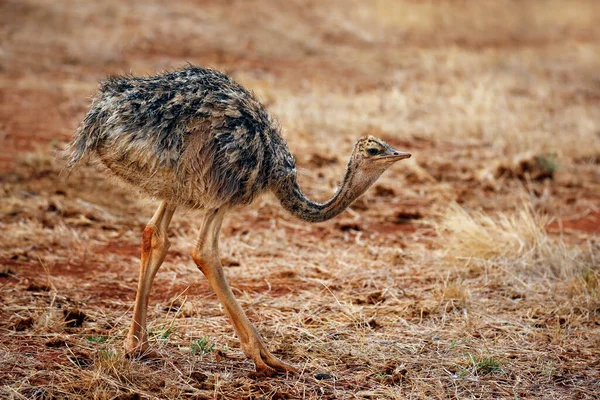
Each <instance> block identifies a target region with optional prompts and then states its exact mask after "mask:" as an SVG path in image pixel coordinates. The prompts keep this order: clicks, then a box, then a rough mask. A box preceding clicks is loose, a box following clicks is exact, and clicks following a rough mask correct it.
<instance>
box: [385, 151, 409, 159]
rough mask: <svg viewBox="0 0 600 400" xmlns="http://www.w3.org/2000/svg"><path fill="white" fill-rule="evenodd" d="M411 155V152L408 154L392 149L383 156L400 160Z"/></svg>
mask: <svg viewBox="0 0 600 400" xmlns="http://www.w3.org/2000/svg"><path fill="white" fill-rule="evenodd" d="M411 155H412V154H410V153H405V152H402V151H397V150H392V152H391V153H390V154H389V155H387V156H386V157H385V158H387V159H388V160H390V161H400V160H404V159H405V158H410V156H411Z"/></svg>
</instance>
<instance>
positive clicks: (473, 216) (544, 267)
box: [436, 204, 597, 279]
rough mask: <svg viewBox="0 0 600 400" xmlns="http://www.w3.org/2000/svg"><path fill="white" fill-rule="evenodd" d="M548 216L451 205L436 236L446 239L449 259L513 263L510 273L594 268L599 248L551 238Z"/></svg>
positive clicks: (562, 274) (568, 273)
mask: <svg viewBox="0 0 600 400" xmlns="http://www.w3.org/2000/svg"><path fill="white" fill-rule="evenodd" d="M549 222H550V221H549V216H548V215H543V214H539V213H537V212H535V211H534V210H533V208H532V206H531V205H527V204H524V205H523V206H522V207H521V210H520V211H518V212H517V213H516V214H513V215H508V214H496V215H488V214H485V213H482V212H472V213H468V212H467V211H466V210H464V209H463V208H462V207H460V206H458V205H456V204H453V205H451V206H450V207H449V209H448V211H447V212H446V214H445V215H444V216H443V217H442V218H441V219H440V220H439V221H437V222H436V228H437V231H438V234H439V235H440V236H441V237H445V238H447V241H446V245H445V249H444V250H445V251H446V252H447V254H448V255H449V256H451V257H458V258H463V259H465V258H468V259H473V260H474V262H479V263H487V264H490V263H491V264H503V265H510V267H511V269H512V272H515V273H528V274H537V275H542V276H546V277H550V278H559V279H567V278H572V277H574V276H576V275H580V274H582V273H583V271H589V270H590V269H593V268H594V267H595V264H596V259H597V254H595V253H597V251H596V249H593V248H592V247H590V248H587V249H580V248H578V247H573V246H568V245H567V244H566V243H565V242H564V240H562V239H561V238H557V237H551V236H550V235H549V234H548V232H547V230H546V228H547V226H548V224H549Z"/></svg>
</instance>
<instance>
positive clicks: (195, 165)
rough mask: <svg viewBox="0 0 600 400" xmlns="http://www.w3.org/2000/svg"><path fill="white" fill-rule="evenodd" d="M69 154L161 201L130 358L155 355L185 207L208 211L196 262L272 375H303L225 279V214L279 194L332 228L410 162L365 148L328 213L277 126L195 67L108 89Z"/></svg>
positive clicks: (148, 237) (249, 99)
mask: <svg viewBox="0 0 600 400" xmlns="http://www.w3.org/2000/svg"><path fill="white" fill-rule="evenodd" d="M70 150H71V156H70V159H69V165H70V166H71V167H73V166H74V165H75V164H77V163H78V162H79V161H80V160H81V159H83V158H84V157H85V156H88V155H89V156H93V157H95V158H97V159H99V160H100V162H101V163H102V164H103V165H104V166H105V167H106V168H107V169H108V170H109V171H111V172H112V173H113V174H114V175H116V176H118V177H119V178H121V179H122V180H124V181H126V182H128V183H129V184H131V185H132V186H134V187H137V188H139V189H140V190H141V191H142V192H144V193H145V194H147V195H150V196H152V197H155V198H157V199H160V200H162V201H161V204H160V206H159V207H158V210H157V211H156V213H155V214H154V216H153V217H152V219H151V220H150V222H148V225H147V226H146V228H145V229H144V232H143V234H142V255H141V260H140V280H139V282H138V291H137V294H136V301H135V306H134V309H133V319H132V324H131V328H130V330H129V334H128V335H127V340H126V342H125V348H126V351H127V353H128V354H129V355H136V356H137V355H142V356H143V355H148V354H147V349H148V335H147V330H146V309H147V307H148V296H149V292H150V287H151V285H152V281H153V279H154V276H155V274H156V272H157V271H158V269H159V268H160V266H161V265H162V262H163V261H164V258H165V255H166V252H167V249H168V248H169V239H168V235H167V228H168V226H169V223H170V221H171V218H172V216H173V214H174V212H175V209H176V208H177V207H178V206H186V207H192V208H196V209H199V210H203V211H204V218H203V220H202V224H201V227H200V231H199V235H198V239H197V241H196V244H195V246H194V249H193V251H192V258H193V260H194V262H195V263H196V265H197V266H198V268H200V270H201V271H202V272H203V273H204V275H205V276H206V278H207V279H208V282H209V284H210V286H211V287H212V289H213V290H214V291H215V293H216V294H217V297H218V298H219V301H220V302H221V304H222V305H223V308H224V310H225V312H226V314H227V315H228V316H229V317H230V318H231V320H232V322H233V326H234V328H235V331H236V333H237V335H238V336H239V338H240V342H241V345H242V349H243V350H244V353H245V354H246V355H247V356H248V357H250V358H252V360H254V363H255V364H256V369H257V372H259V373H264V374H272V373H274V372H275V371H276V370H277V371H288V372H294V371H296V369H295V368H293V367H291V366H289V365H287V364H285V363H284V362H282V361H280V360H278V359H277V358H276V357H274V356H273V355H272V354H271V353H270V352H269V351H268V350H267V348H266V346H265V344H264V343H263V341H262V339H261V337H260V335H259V334H258V332H257V331H256V329H255V328H254V326H253V325H252V324H251V323H250V321H249V320H248V318H247V317H246V315H245V313H244V311H243V310H242V308H241V307H240V306H239V304H238V303H237V301H236V299H235V297H234V296H233V293H232V291H231V288H230V287H229V285H228V283H227V281H226V279H225V275H224V273H223V269H222V266H221V262H220V259H219V252H218V235H219V231H220V228H221V223H222V221H223V217H224V215H225V213H226V212H227V211H229V210H230V209H232V208H234V207H236V206H241V205H246V204H250V203H251V202H252V200H254V198H256V196H258V195H259V194H261V193H263V192H265V191H266V190H271V191H272V192H273V193H274V194H275V196H276V197H277V198H278V199H279V201H280V202H281V204H282V206H283V207H284V208H285V209H286V210H288V211H289V212H290V213H292V214H293V215H294V216H296V217H298V218H301V219H303V220H305V221H310V222H318V221H324V220H327V219H329V218H333V217H334V216H336V215H338V214H339V213H341V212H342V211H343V210H345V209H346V208H347V207H348V206H349V205H350V204H351V203H352V202H353V201H354V200H355V199H356V198H357V197H358V196H360V195H361V194H362V193H364V191H365V190H367V189H368V188H369V186H371V185H372V184H373V183H374V182H375V181H376V180H377V178H379V176H380V175H381V174H382V173H383V172H384V171H385V170H386V169H387V168H388V167H390V166H391V165H392V164H393V163H394V162H396V161H398V160H401V159H404V158H407V157H410V154H408V153H399V152H397V151H396V150H394V149H393V148H391V147H390V146H389V145H388V144H387V143H385V142H384V141H382V140H381V139H377V138H375V137H372V136H367V137H365V138H362V139H360V140H359V141H358V142H357V143H356V145H355V146H354V151H353V152H352V155H351V156H350V160H349V161H348V168H347V170H346V174H345V176H344V179H343V181H342V184H341V185H340V188H339V189H338V191H337V192H336V194H335V195H334V196H333V197H332V198H331V199H330V200H328V201H326V202H323V203H319V202H314V201H312V200H309V199H308V198H307V197H306V196H305V195H304V194H303V193H302V190H301V189H300V187H299V185H298V181H297V179H296V167H295V163H294V158H293V157H292V155H291V154H290V152H289V150H288V148H287V145H286V144H285V142H284V141H283V139H282V137H281V134H280V132H279V128H278V126H277V124H275V123H274V121H273V120H272V119H271V118H270V117H269V115H268V114H267V112H266V111H265V109H264V107H263V106H262V105H261V104H260V102H259V101H258V100H257V99H256V97H255V96H254V95H253V94H252V93H251V92H249V91H247V90H246V89H244V88H243V87H242V86H240V85H239V84H238V83H236V82H234V81H233V80H232V79H231V78H229V77H227V76H226V75H224V74H222V73H220V72H217V71H214V70H211V69H203V68H196V67H192V66H190V67H187V68H184V69H182V70H179V71H174V72H169V73H166V74H162V75H157V76H153V77H148V78H136V77H132V76H122V77H114V78H110V79H107V80H106V81H104V82H102V83H101V85H100V90H99V92H98V94H97V95H96V96H95V97H94V100H93V102H92V106H91V108H90V110H89V112H88V114H87V115H86V117H85V119H84V121H83V123H82V124H81V126H80V127H79V129H78V130H77V132H76V135H75V137H74V138H73V141H72V142H71V145H70Z"/></svg>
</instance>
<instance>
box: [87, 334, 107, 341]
mask: <svg viewBox="0 0 600 400" xmlns="http://www.w3.org/2000/svg"><path fill="white" fill-rule="evenodd" d="M86 340H87V341H88V343H104V342H106V341H107V340H108V337H106V336H102V335H92V336H90V337H88V338H87V339H86Z"/></svg>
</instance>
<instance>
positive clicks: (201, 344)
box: [190, 336, 215, 356]
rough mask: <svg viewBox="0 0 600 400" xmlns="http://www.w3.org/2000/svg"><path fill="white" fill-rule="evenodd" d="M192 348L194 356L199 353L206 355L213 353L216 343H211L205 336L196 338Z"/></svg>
mask: <svg viewBox="0 0 600 400" xmlns="http://www.w3.org/2000/svg"><path fill="white" fill-rule="evenodd" d="M190 348H191V350H192V355H193V356H195V355H196V354H198V353H200V355H204V354H206V353H212V352H213V351H215V344H214V343H210V340H209V339H208V337H206V336H205V337H202V338H200V339H196V340H194V341H193V342H192V345H191V346H190Z"/></svg>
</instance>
